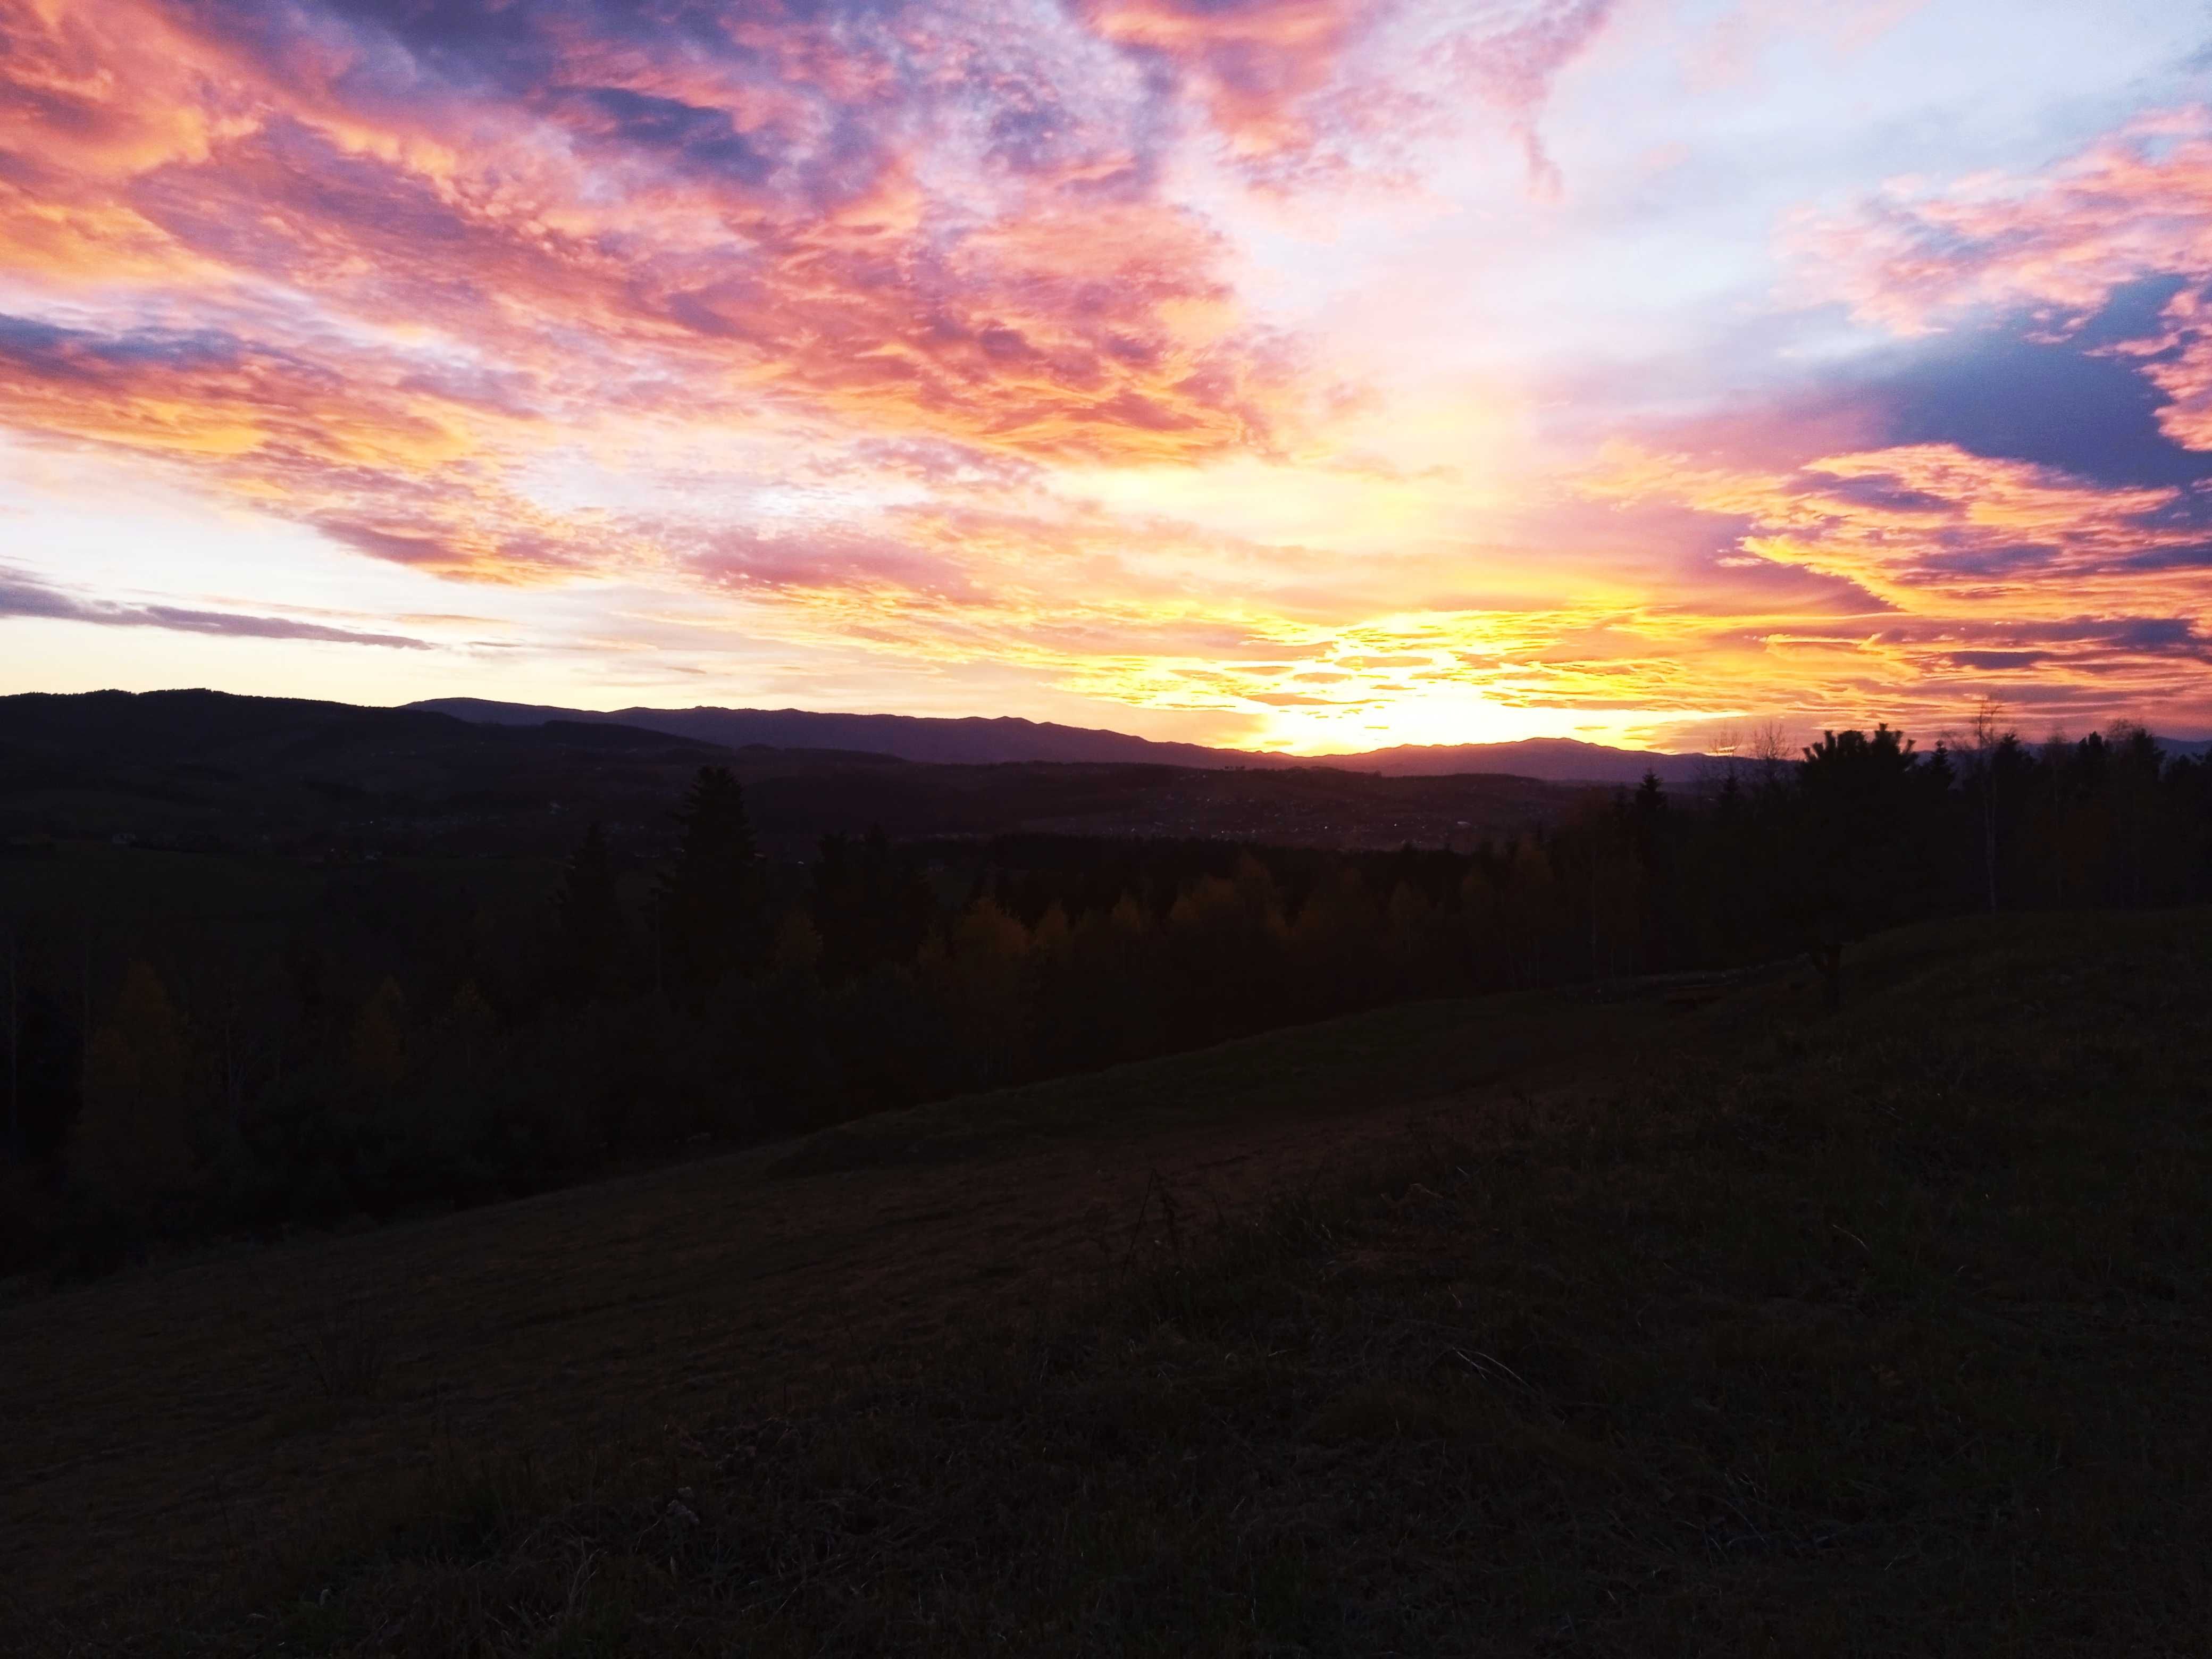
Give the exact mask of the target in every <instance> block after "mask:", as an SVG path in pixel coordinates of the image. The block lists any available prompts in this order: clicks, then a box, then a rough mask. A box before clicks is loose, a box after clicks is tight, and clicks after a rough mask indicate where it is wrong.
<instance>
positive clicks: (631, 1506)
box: [0, 911, 2212, 1656]
mask: <svg viewBox="0 0 2212 1659" xmlns="http://www.w3.org/2000/svg"><path fill="white" fill-rule="evenodd" d="M2208 920H2212V918H2208V917H2207V915H2205V914H2204V913H2203V912H2201V911H2195V912H2186V913H2171V914H2166V915H2106V916H2086V915H2056V916H2048V917H2039V918H2008V919H2002V920H1989V919H1984V920H1976V921H1959V922H1948V923H1943V924H1939V925H1935V926H1929V927H1921V928H1917V929H1912V930H1908V931H1905V932H1903V933H1893V934H1889V935H1886V936H1884V937H1883V938H1881V939H1877V940H1875V941H1872V942H1870V943H1869V945H1867V947H1866V948H1865V950H1864V951H1863V957H1862V958H1861V962H1860V966H1859V968H1858V970H1857V978H1856V981H1855V983H1856V986H1857V992H1856V994H1855V996H1854V999H1853V1000H1852V1002H1851V1003H1850V1005H1849V1006H1846V1008H1845V1009H1844V1012H1841V1013H1834V1014H1831V1013H1826V1012H1822V1006H1821V1001H1820V998H1819V996H1818V995H1817V994H1816V987H1814V985H1813V984H1812V983H1811V982H1810V981H1809V980H1808V979H1807V978H1806V977H1805V976H1803V975H1780V976H1769V977H1765V978H1760V979H1754V980H1751V981H1743V982H1740V983H1737V984H1735V986H1734V987H1732V988H1731V987H1729V986H1726V985H1723V984H1715V983H1705V984H1702V985H1697V984H1689V985H1670V984H1665V983H1662V984H1658V985H1655V986H1653V987H1649V988H1648V989H1647V991H1646V992H1645V994H1643V995H1641V996H1632V997H1629V998H1627V999H1626V1000H1614V1001H1608V1002H1604V1003H1594V1002H1590V1001H1588V1000H1581V999H1578V998H1577V997H1574V996H1571V995H1568V994H1554V993H1546V994H1528V995H1522V996H1517V997H1510V998H1500V999H1488V1000H1476V1001H1472V1002H1439V1003H1431V1004H1425V1005H1419V1006H1408V1007H1402V1008H1396V1009H1389V1010H1382V1011H1378V1012H1374V1013H1371V1014H1367V1015H1361V1016H1358V1017H1356V1018H1349V1019H1345V1020H1340V1021H1337V1022H1334V1023H1331V1024H1324V1025H1318V1026H1314V1027H1310V1028H1308V1029H1305V1030H1297V1031H1291V1032H1285V1033H1280V1034H1277V1035H1273V1036H1266V1037H1261V1038H1255V1039H1252V1040H1249V1041H1246V1042H1240V1043H1237V1044H1232V1045H1230V1046H1227V1047H1225V1048H1218V1049H1214V1050H1210V1051H1207V1052H1205V1053H1200V1054H1190V1055H1187V1056H1183V1057H1181V1058H1178V1059H1172V1060H1162V1061H1157V1062H1152V1063H1149V1064H1145V1065H1140V1066H1128V1067H1124V1068H1121V1069H1118V1070H1115V1071H1112V1072H1108V1073H1101V1074H1098V1075H1096V1076H1092V1077H1087V1078H1080V1079H1070V1080H1067V1081H1064V1082H1060V1083H1056V1084H1051V1085H1041V1086H1038V1087H1034V1088H1030V1089H1027V1090H1023V1091H1013V1092H1009V1093H1004V1094H1000V1095H994V1096H987V1097H976V1098H974V1099H970V1100H966V1101H954V1102H947V1103H942V1104H939V1105H937V1106H934V1107H930V1108H926V1109H921V1110H920V1111H917V1112H913V1113H908V1114H902V1115H894V1116H890V1117H885V1118H881V1119H876V1120H872V1121H867V1122H865V1123H860V1124H854V1125H850V1126H848V1127H844V1128H842V1129H840V1130H836V1131H833V1132H830V1133H829V1134H827V1135H825V1136H822V1137H817V1138H816V1139H812V1140H810V1141H806V1142H803V1143H799V1144H798V1145H796V1146H787V1147H777V1148H769V1149H765V1150H763V1151H761V1152H755V1153H751V1154H747V1155H744V1156H742V1157H739V1158H728V1159H721V1160H716V1161H713V1162H708V1163H702V1164H694V1165H690V1166H688V1167H684V1168H679V1169H675V1170H667V1171H664V1172H662V1173H660V1174H658V1175H654V1176H647V1177H643V1178H641V1179H637V1180H635V1181H631V1182H623V1183H616V1184H611V1185H605V1186H601V1187H599V1188H590V1189H584V1190H578V1191H574V1192H570V1193H565V1194H555V1195H550V1196H548V1197H545V1198H542V1199H538V1200H530V1201H528V1202H526V1203H522V1204H517V1205H511V1206H499V1207H495V1208H489V1209H483V1210H478V1211H476V1212H471V1213H468V1214H466V1215H461V1216H455V1217H452V1218H446V1219H443V1220H439V1221H435V1222H428V1223H418V1224H415V1225H409V1226H403V1227H398V1228H393V1229H387V1230H385V1231H380V1232H376V1233H373V1234H367V1235H362V1236H361V1237H353V1238H346V1239H339V1240H331V1241H316V1242H312V1243H309V1242H303V1243H296V1244H290V1245H284V1246H280V1247H277V1248H274V1249H257V1250H252V1251H249V1252H244V1253H241V1254H240V1255H233V1256H228V1257H221V1256H218V1257H211V1258H204V1259H198V1260H189V1261H183V1262H179V1264H177V1265H174V1266H172V1267H166V1268H155V1269H149V1270H144V1271H142V1272H141V1273H137V1274H133V1275H131V1276H127V1277H125V1278H124V1279H118V1280H116V1281H112V1282H111V1283H108V1284H106V1285H99V1286H95V1287H92V1288H89V1289H87V1290H83V1291H76V1292H71V1293H69V1294H66V1295H62V1296H56V1297H39V1298H33V1299H31V1300H27V1301H25V1302H23V1303H21V1304H20V1305H18V1306H16V1307H15V1308H13V1309H11V1310H5V1311H4V1312H0V1343H4V1345H5V1347H6V1350H7V1352H9V1355H10V1358H11V1363H10V1365H9V1368H8V1369H7V1370H5V1371H4V1372H0V1411H4V1412H5V1413H6V1415H7V1417H8V1419H9V1422H10V1423H11V1425H15V1431H16V1433H17V1435H18V1440H17V1443H18V1444H19V1445H22V1446H36V1447H37V1448H39V1450H38V1451H37V1452H36V1453H35V1454H33V1458H32V1460H31V1461H30V1462H29V1463H28V1464H27V1466H24V1465H19V1466H18V1468H19V1474H18V1475H17V1477H16V1479H15V1480H14V1481H13V1482H11V1484H10V1486H9V1490H8V1492H7V1493H6V1495H5V1498H4V1499H3V1500H0V1502H3V1503H4V1508H0V1539H4V1540H5V1541H6V1542H5V1544H4V1546H0V1547H4V1549H5V1551H6V1555H5V1557H4V1559H0V1585H4V1586H6V1589H5V1590H4V1592H0V1596H4V1600H0V1626H4V1628H5V1630H6V1632H7V1633H8V1638H9V1639H8V1640H7V1641H6V1643H5V1645H7V1646H8V1648H9V1650H10V1651H21V1652H25V1653H45V1652H52V1653H55V1654H59V1653H63V1652H82V1651H100V1652H137V1651H145V1652H155V1651H160V1652H184V1653H210V1654H212V1653H222V1654H234V1653H235V1654H247V1653H256V1654H258V1653H274V1652H277V1651H283V1652H287V1653H305V1652H319V1653H347V1654H364V1655H365V1654H372V1653H374V1654H404V1655H424V1656H428V1655H443V1654H450V1653H456V1652H473V1653H481V1654H488V1655H507V1654H523V1653H533V1654H534V1653H544V1652H556V1651H557V1652H579V1653H648V1652H649V1653H655V1654H662V1653H678V1654H688V1653H699V1654H706V1653H725V1652H731V1651H744V1652H751V1653H769V1654H777V1653H793V1654H797V1653H814V1654H821V1653H856V1654H857V1653H882V1652H890V1651H896V1652H915V1653H938V1652H941V1653H946V1654H968V1653H974V1652H977V1651H985V1650H1006V1651H1011V1652H1023V1653H1066V1654H1088V1653H1098V1654H1109V1653H1127V1652H1162V1653H1165V1652H1175V1653H1208V1654H1259V1653H1288V1652H1305V1653H1316V1654H1321V1653H1346V1654H1354V1653H1357V1654H1368V1653H1377V1652H1394V1651H1395V1652H1401V1653H1445V1652H1454V1653H1458V1652H1473V1653H1492V1652H1495V1653H1562V1654H1564V1653H1570V1652H1571V1653H1577V1654H1601V1655H1612V1654H1618V1655H1624V1656H1626V1655H1639V1656H1640V1655H1650V1654H1678V1653H1679V1654H1692V1653H1714V1652H1728V1653H1739V1652H1741V1653H1770V1652H1771V1653H1782V1654H1790V1655H1796V1654H1801V1653H1802V1654H1814V1655H1826V1654H1838V1655H1841V1654H1867V1655H1875V1654H1882V1655H1887V1654H1899V1653H1916V1654H1917V1653H1929V1654H1936V1653H1961V1654H1963V1653H1975V1654H1984V1653H1998V1654H2018V1655H2022V1656H2026V1655H2036V1656H2044V1655H2051V1654H2115V1655H2118V1654H2127V1655H2138V1654H2153V1655H2155V1654H2175V1655H2179V1654H2186V1653H2193V1652H2198V1651H2201V1650H2202V1634H2203V1631H2204V1630H2205V1629H2206V1628H2207V1627H2208V1619H2209V1618H2212V1577H2208V1569H2207V1564H2206V1559H2205V1557H2204V1554H2203V1549H2202V1540H2203V1538H2204V1537H2205V1536H2207V1535H2212V1486H2208V1484H2207V1482H2206V1480H2205V1478H2204V1471H2205V1470H2206V1469H2207V1468H2212V1440H2208V1438H2207V1435H2208V1428H2207V1425H2208V1424H2212V1381H2209V1380H2208V1379H2212V1252H2209V1251H2208V1241H2207V1236H2206V1234H2205V1231H2204V1228H2203V1213H2204V1206H2205V1200H2206V1198H2207V1195H2208V1193H2212V1096H2208V1093H2207V1085H2206V1082H2205V1079H2206V1078H2207V1076H2208V1075H2212V1048H2208V1042H2212V1030H2208V1027H2207V1024H2206V1022H2205V1021H2204V1019H2203V1008H2204V1007H2205V1006H2208V1001H2212V946H2208V944H2207V940H2208V939H2212V930H2208V927H2207V922H2208Z"/></svg>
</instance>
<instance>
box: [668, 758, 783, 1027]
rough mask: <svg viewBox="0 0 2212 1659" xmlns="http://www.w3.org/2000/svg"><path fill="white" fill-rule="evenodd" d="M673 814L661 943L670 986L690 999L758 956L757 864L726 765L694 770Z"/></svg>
mask: <svg viewBox="0 0 2212 1659" xmlns="http://www.w3.org/2000/svg"><path fill="white" fill-rule="evenodd" d="M676 816H677V822H678V823H679V824H681V825H682V827H683V836H682V839H681V840H680V841H679V842H678V846H677V852H676V862H675V865H674V866H673V867H672V868H671V870H670V871H669V872H668V874H667V876H666V877H665V878H664V880H663V881H662V883H661V889H660V927H661V941H662V948H663V951H664V952H665V958H664V961H665V969H666V972H667V976H668V979H669V981H670V982H671V987H674V988H678V989H680V990H683V991H685V992H687V993H689V994H692V995H694V996H696V995H697V994H701V993H702V992H705V991H707V990H708V989H709V988H711V987H714V985H715V984H717V983H719V982H720V981H721V980H722V979H724V978H725V977H726V976H727V975H730V974H732V973H734V972H736V971H738V969H742V968H745V967H749V966H750V965H751V963H752V962H753V959H754V958H755V957H757V955H758V953H759V951H758V947H759V939H758V937H757V936H758V934H759V932H760V927H759V915H758V912H759V908H760V893H759V867H758V866H759V859H758V856H757V853H756V851H755V848H754V846H753V831H752V824H751V823H750V820H749V819H747V817H745V795H744V789H743V788H742V787H739V785H738V781H737V779H736V778H735V777H734V776H732V775H731V773H730V772H729V770H728V769H727V768H726V767H720V766H702V767H701V768H700V769H699V775H698V777H697V778H696V779H695V780H694V781H693V782H692V785H691V787H690V791H689V793H686V794H685V795H684V805H683V806H682V807H681V808H680V809H679V810H678V812H677V815H676Z"/></svg>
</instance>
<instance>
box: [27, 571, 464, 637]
mask: <svg viewBox="0 0 2212 1659" xmlns="http://www.w3.org/2000/svg"><path fill="white" fill-rule="evenodd" d="M10 618H37V619H40V620H44V621H49V622H73V623H91V624H93V625H94V627H99V628H158V629H167V630H168V631H170V632H172V633H177V634H212V635H220V636H222V637H223V638H227V639H252V640H307V641H313V642H315V643H317V644H323V645H374V646H383V647H387V648H389V649H392V650H398V651H428V650H430V649H432V648H433V647H431V645H430V644H429V642H428V641H426V640H418V639H414V638H412V637H410V636H409V635H404V634H377V633H367V632H362V631H359V630H356V629H349V628H331V627H326V626H325V625H324V624H322V623H308V622H298V621H295V620H294V619H292V618H290V617H255V616H245V615H240V613H238V612H236V611H196V610H191V609H189V608H186V607H184V606H180V605H129V604H122V603H118V602H116V601H112V600H106V599H87V598H84V597H83V596H82V595H80V594H76V593H69V592H63V591H62V590H61V589H59V588H57V587H53V586H49V585H48V584H46V583H45V582H41V581H39V580H36V579H34V578H33V577H30V576H27V575H25V574H22V573H21V571H12V570H9V569H8V568H6V567H4V566H0V621H5V620H8V619H10Z"/></svg>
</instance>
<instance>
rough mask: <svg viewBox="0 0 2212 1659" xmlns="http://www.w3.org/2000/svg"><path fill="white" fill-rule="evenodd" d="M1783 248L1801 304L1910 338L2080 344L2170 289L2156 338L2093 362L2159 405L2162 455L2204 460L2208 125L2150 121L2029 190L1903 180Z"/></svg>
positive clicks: (2020, 185)
mask: <svg viewBox="0 0 2212 1659" xmlns="http://www.w3.org/2000/svg"><path fill="white" fill-rule="evenodd" d="M1789 245H1790V252H1791V253H1792V255H1793V256H1794V258H1795V262H1796V271H1797V275H1796V279H1795V281H1796V291H1797V292H1798V293H1799V294H1800V295H1802V296H1803V297H1808V298H1814V299H1820V300H1837V301H1842V302H1843V303H1844V304H1845V305H1846V306H1848V307H1850V311H1851V313H1852V314H1853V315H1854V316H1856V317H1857V318H1859V319H1862V320H1863V321H1867V322H1870V323H1874V324H1876V325H1880V326H1881V327H1883V328H1886V329H1888V330H1890V331H1893V332H1895V333H1899V334H1904V335H1916V334H1923V333H1927V332H1930V331H1935V330H1938V329H1942V328H1945V327H1949V326H1952V325H1958V324H1961V323H1966V322H1969V321H1972V320H1974V319H1983V320H1988V319H2021V321H2022V322H2023V323H2024V324H2025V325H2026V326H2027V327H2029V328H2030V329H2032V330H2033V331H2034V332H2035V333H2036V334H2037V335H2038V336H2039V337H2043V338H2046V339H2064V338H2072V337H2079V336H2080V335H2081V333H2082V331H2083V330H2084V329H2085V328H2086V327H2087V325H2090V324H2091V323H2092V321H2093V319H2096V318H2097V317H2098V315H2099V313H2101V312H2103V311H2104V310H2105V308H2106V306H2107V304H2108V303H2109V302H2111V301H2112V300H2113V299H2114V298H2115V296H2116V295H2120V294H2121V293H2122V291H2123V290H2124V289H2128V288H2129V287H2130V285H2133V284H2137V283H2142V282H2143V281H2145V280H2146V279H2149V278H2157V277H2168V278H2172V279H2176V280H2177V282H2178V283H2179V284H2180V285H2181V286H2180V287H2179V291H2176V292H2174V293H2173V295H2172V299H2171V300H2170V301H2169V302H2168V303H2167V304H2166V307H2165V309H2164V311H2163V313H2162V316H2161V319H2160V326H2159V327H2158V329H2157V330H2156V331H2154V332H2153V333H2150V334H2148V335H2145V336H2141V337H2135V338H2131V339H2127V340H2123V341H2119V342H2116V343H2112V344H2110V345H2107V346H2106V347H2104V348H2102V349H2106V350H2108V351H2110V352H2112V353H2113V354H2114V355H2116V356H2123V357H2126V358H2131V359H2134V360H2136V361H2138V362H2141V363H2142V367H2143V372H2144V374H2146V376H2147V377H2148V379H2149V380H2150V381H2151V383H2152V384H2153V385H2154V386H2156V387H2157V388H2158V389H2159V390H2160V392H2162V393H2164V394H2165V397H2166V404H2165V405H2164V407H2163V408H2161V409H2160V411H2159V415H2158V421H2159V424H2160V428H2161V429H2162V430H2163V431H2164V432H2165V434H2166V437H2167V438H2168V439H2169V440H2171V441H2172V442H2174V443H2176V444H2178V445H2180V446H2182V447H2185V448H2189V449H2212V333H2208V331H2207V328H2206V313H2205V305H2204V295H2203V290H2204V289H2205V287H2206V285H2207V284H2212V112H2208V111H2207V110H2204V109H2201V108H2187V109H2180V110H2173V111H2167V112H2160V113H2158V114H2154V115H2150V116H2146V117H2144V118H2140V119H2138V120H2136V121H2135V122H2132V123H2130V125H2127V126H2126V127H2124V128H2123V129H2121V130H2120V131H2118V132H2116V133H2113V134H2112V135H2111V136H2110V137H2106V138H2105V139H2103V140H2101V141H2100V142H2099V143H2095V144H2093V145H2091V146H2090V147H2089V148H2087V149H2084V150H2083V151H2081V153H2079V154H2077V155H2072V156H2069V157H2066V158H2064V159H2063V160H2061V161H2058V162H2057V163H2055V164H2054V165H2052V166H2051V167H2049V168H2047V169H2045V171H2044V172H2043V173H2039V174H2037V175H2034V176H2033V177H2027V178H2018V177H2009V176H2005V175H2001V174H1994V173H1984V174H1979V175H1976V176H1974V177H1971V178H1967V179H1960V180H1956V181H1954V182H1953V183H1951V184H1948V185H1931V184H1929V183H1928V182H1927V181H1925V180H1921V179H1905V180H1900V181H1898V182H1896V183H1894V184H1892V185H1889V186H1887V188H1885V189H1884V190H1883V191H1881V192H1880V193H1878V194H1877V195H1875V196H1873V197H1869V198H1868V199H1865V200H1863V201H1861V202H1859V203H1857V204H1855V205H1854V206H1852V207H1851V208H1850V209H1849V210H1846V211H1844V212H1842V213H1840V214H1831V215H1825V216H1823V215H1802V216H1800V217H1799V218H1798V220H1797V221H1796V223H1795V224H1794V225H1793V227H1792V228H1791V230H1790V236H1789Z"/></svg>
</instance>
